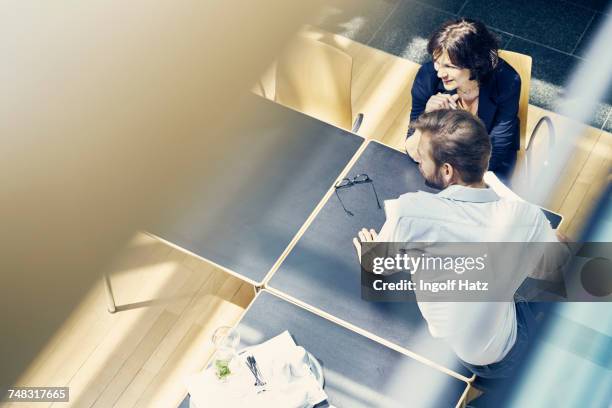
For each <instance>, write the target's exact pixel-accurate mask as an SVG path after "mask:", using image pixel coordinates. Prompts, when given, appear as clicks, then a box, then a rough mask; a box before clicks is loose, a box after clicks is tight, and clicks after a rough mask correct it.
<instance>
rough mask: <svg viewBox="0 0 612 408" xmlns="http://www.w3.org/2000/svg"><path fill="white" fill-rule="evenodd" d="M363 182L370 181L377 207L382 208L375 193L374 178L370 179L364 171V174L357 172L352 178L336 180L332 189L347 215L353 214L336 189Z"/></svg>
mask: <svg viewBox="0 0 612 408" xmlns="http://www.w3.org/2000/svg"><path fill="white" fill-rule="evenodd" d="M363 183H371V186H372V191H374V197H376V204H378V208H382V207H381V206H380V200H379V199H378V194H377V193H376V188H375V187H374V180H372V179H371V178H370V176H368V175H367V174H365V173H364V174H358V175H356V176H355V177H353V178H352V179H350V178H343V179H342V180H340V181H338V182H337V183H336V184H335V185H334V189H335V190H334V192H335V193H336V197H338V201H340V204H341V205H342V208H343V209H344V211H345V212H346V213H347V214H348V215H351V216H353V215H354V214H353V213H352V212H350V211H349V210H347V209H346V207H345V205H344V203H343V202H342V199H341V198H340V194H338V190H340V189H341V188H348V187H351V186H354V185H355V184H363Z"/></svg>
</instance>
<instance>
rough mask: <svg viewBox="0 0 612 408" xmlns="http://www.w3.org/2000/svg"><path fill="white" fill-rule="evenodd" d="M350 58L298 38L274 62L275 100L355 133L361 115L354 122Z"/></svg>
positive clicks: (328, 46) (344, 54)
mask: <svg viewBox="0 0 612 408" xmlns="http://www.w3.org/2000/svg"><path fill="white" fill-rule="evenodd" d="M352 71H353V59H352V58H351V56H349V55H348V54H346V53H344V52H343V51H341V50H339V49H337V48H335V47H332V46H331V45H328V44H325V43H323V42H320V41H318V40H315V39H312V38H305V37H298V38H297V39H296V40H295V41H293V42H292V43H291V45H290V47H288V49H287V50H286V51H285V52H284V53H283V54H282V55H281V56H280V57H279V59H278V61H277V63H276V75H275V78H276V79H275V95H274V100H275V101H276V102H278V103H280V104H282V105H285V106H288V107H290V108H293V109H295V110H298V111H300V112H303V113H305V114H307V115H310V116H314V117H316V118H317V119H320V120H323V121H325V122H328V123H331V124H333V125H335V126H338V127H341V128H343V129H346V130H350V131H352V132H354V133H357V131H358V130H359V127H360V126H361V123H362V121H363V114H361V113H360V114H358V115H356V118H355V121H354V122H353V111H352V104H351V82H352Z"/></svg>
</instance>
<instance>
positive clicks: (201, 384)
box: [187, 331, 327, 408]
mask: <svg viewBox="0 0 612 408" xmlns="http://www.w3.org/2000/svg"><path fill="white" fill-rule="evenodd" d="M299 349H300V348H299V347H297V346H296V344H295V342H294V341H293V338H292V337H291V335H290V334H289V332H288V331H284V332H283V333H281V334H279V335H278V336H276V337H273V338H272V339H270V340H268V341H266V342H264V343H262V344H259V345H256V346H253V347H249V348H248V349H247V350H246V351H245V352H244V353H242V354H241V356H240V358H241V360H242V361H243V362H244V361H245V360H246V357H247V356H250V355H252V356H254V357H255V360H257V365H258V367H259V370H260V371H261V374H262V376H263V380H264V381H266V383H267V384H266V387H265V388H266V391H265V392H260V393H259V394H257V393H256V389H255V387H254V385H253V383H254V381H255V379H254V377H253V375H252V374H251V372H250V371H249V369H248V368H247V366H246V364H244V363H243V370H241V373H239V374H237V375H236V376H234V377H232V378H231V379H229V380H228V382H227V383H225V384H224V383H222V382H220V381H218V380H217V379H216V377H215V376H214V372H213V370H205V371H204V372H202V373H198V374H196V375H193V376H191V377H190V378H189V379H188V381H187V390H188V392H189V394H190V395H191V403H192V405H191V406H192V407H199V408H207V407H216V406H224V407H239V408H244V407H245V406H249V407H271V406H273V407H276V406H282V407H287V408H291V407H295V408H303V407H312V406H314V405H316V404H318V403H319V402H321V401H324V400H326V399H327V395H326V394H325V392H324V391H323V389H322V388H321V386H320V385H319V383H318V382H317V380H316V379H315V378H314V375H313V374H312V372H310V370H308V375H305V376H303V377H295V376H293V375H292V372H293V371H292V370H291V364H290V362H291V360H292V359H295V356H296V351H299ZM245 390H246V392H245Z"/></svg>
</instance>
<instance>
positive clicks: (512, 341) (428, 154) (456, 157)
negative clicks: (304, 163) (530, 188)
mask: <svg viewBox="0 0 612 408" xmlns="http://www.w3.org/2000/svg"><path fill="white" fill-rule="evenodd" d="M412 126H414V127H415V128H416V129H417V130H419V131H420V133H421V138H420V141H419V144H418V147H417V161H418V163H419V170H420V172H421V174H422V175H423V177H424V178H425V180H426V183H427V184H428V185H429V186H431V187H434V188H437V189H440V190H442V191H440V192H439V193H438V194H432V193H427V192H422V191H420V192H417V193H408V194H404V195H402V196H401V197H400V198H399V199H397V200H392V201H387V202H386V212H387V220H386V222H385V224H384V225H383V227H382V229H381V231H380V234H378V235H377V234H376V232H375V231H373V230H366V229H362V230H361V231H360V232H359V238H355V239H354V240H353V242H354V244H355V247H356V249H357V251H358V255H359V256H360V255H361V252H360V251H361V242H369V241H378V242H400V243H409V242H517V243H526V242H557V238H556V236H555V232H554V231H553V229H552V228H551V227H550V224H549V223H548V221H547V219H546V217H545V216H544V215H543V213H542V211H541V210H540V208H539V207H537V206H535V205H532V204H529V203H527V202H523V201H514V200H509V199H502V198H500V197H499V196H498V195H497V194H496V193H495V192H494V191H493V190H492V189H491V188H489V187H488V186H487V185H486V184H485V182H484V181H483V176H484V173H485V172H486V170H487V167H488V164H489V158H490V156H491V141H490V138H489V135H488V134H487V130H486V128H485V126H484V124H483V123H482V122H481V120H480V119H478V118H477V117H475V116H473V115H472V114H470V113H469V112H466V111H461V110H448V109H442V110H436V111H432V112H428V113H424V114H422V115H421V116H420V117H419V118H418V119H417V120H416V121H415V122H414V123H413V125H412ZM530 272H532V271H530V270H529V268H527V267H526V265H523V264H521V262H516V267H515V270H513V276H510V277H507V278H509V280H508V282H511V283H509V286H510V290H511V291H512V292H511V293H514V292H515V291H516V289H518V287H519V286H520V284H521V283H522V282H523V281H524V279H525V278H526V277H527V274H528V273H530ZM505 278H506V277H505ZM417 301H418V306H419V309H420V310H421V313H422V314H423V317H424V318H425V320H426V321H427V324H428V328H429V331H430V333H431V334H432V336H433V337H438V338H443V339H445V340H446V341H447V343H448V344H449V345H450V346H451V348H452V349H453V350H454V351H455V353H456V354H457V356H458V357H459V359H461V361H462V362H463V363H464V365H465V366H466V367H467V368H468V369H470V370H471V371H472V372H473V373H475V374H476V375H477V376H478V377H479V380H480V381H481V383H480V384H479V385H480V386H481V388H482V389H487V386H486V380H485V382H484V383H483V382H482V378H504V377H508V376H509V375H511V374H512V371H513V370H514V369H515V368H516V366H517V364H518V362H519V360H520V356H521V355H522V354H523V352H524V350H525V348H526V346H527V343H528V340H529V337H530V336H531V334H530V333H531V330H532V328H533V325H534V322H535V321H534V318H533V315H532V313H531V310H530V308H529V305H528V304H527V303H525V302H519V303H517V304H515V303H514V302H511V301H510V302H501V301H500V302H488V303H484V302H481V303H478V302H462V303H459V302H422V301H419V297H418V294H417Z"/></svg>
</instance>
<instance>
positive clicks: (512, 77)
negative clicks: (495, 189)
mask: <svg viewBox="0 0 612 408" xmlns="http://www.w3.org/2000/svg"><path fill="white" fill-rule="evenodd" d="M497 50H498V44H497V39H496V38H495V37H494V36H493V35H492V34H491V33H490V32H489V30H487V28H486V27H485V25H484V24H483V23H481V22H479V21H475V20H470V19H466V18H461V19H458V20H451V21H448V22H446V23H444V24H443V25H442V26H441V27H440V28H439V29H438V30H437V31H436V32H434V33H433V35H432V36H431V38H430V39H429V43H428V44H427V51H428V52H429V54H430V55H431V56H432V60H433V61H432V62H428V63H426V64H424V65H423V66H422V67H421V68H420V69H419V72H418V73H417V76H416V79H415V81H414V84H413V85H412V111H411V112H410V121H411V122H412V121H414V120H415V119H416V118H418V117H419V116H420V115H421V114H422V113H423V112H430V111H434V110H437V109H464V110H466V111H469V112H471V113H472V114H474V115H477V116H478V117H479V118H480V119H481V120H482V121H483V122H484V124H485V126H486V128H487V132H488V133H489V136H490V137H491V144H492V146H493V151H492V154H491V160H490V162H489V170H491V171H493V172H495V173H496V175H497V176H498V177H500V178H502V179H507V178H508V177H509V176H510V174H511V171H512V168H513V167H514V164H515V162H516V152H517V150H518V149H519V146H520V141H519V119H518V108H519V96H520V93H521V78H520V77H519V75H518V74H517V73H516V71H515V70H514V69H513V68H512V67H511V66H510V65H509V64H508V63H506V62H505V61H504V60H502V59H500V58H499V57H498V53H497ZM414 133H415V132H414V130H413V129H411V128H409V129H408V137H407V139H406V151H407V152H408V154H409V155H410V156H411V157H413V158H414V157H415V154H416V153H415V152H416V144H417V143H418V134H417V135H415V134H414Z"/></svg>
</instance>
